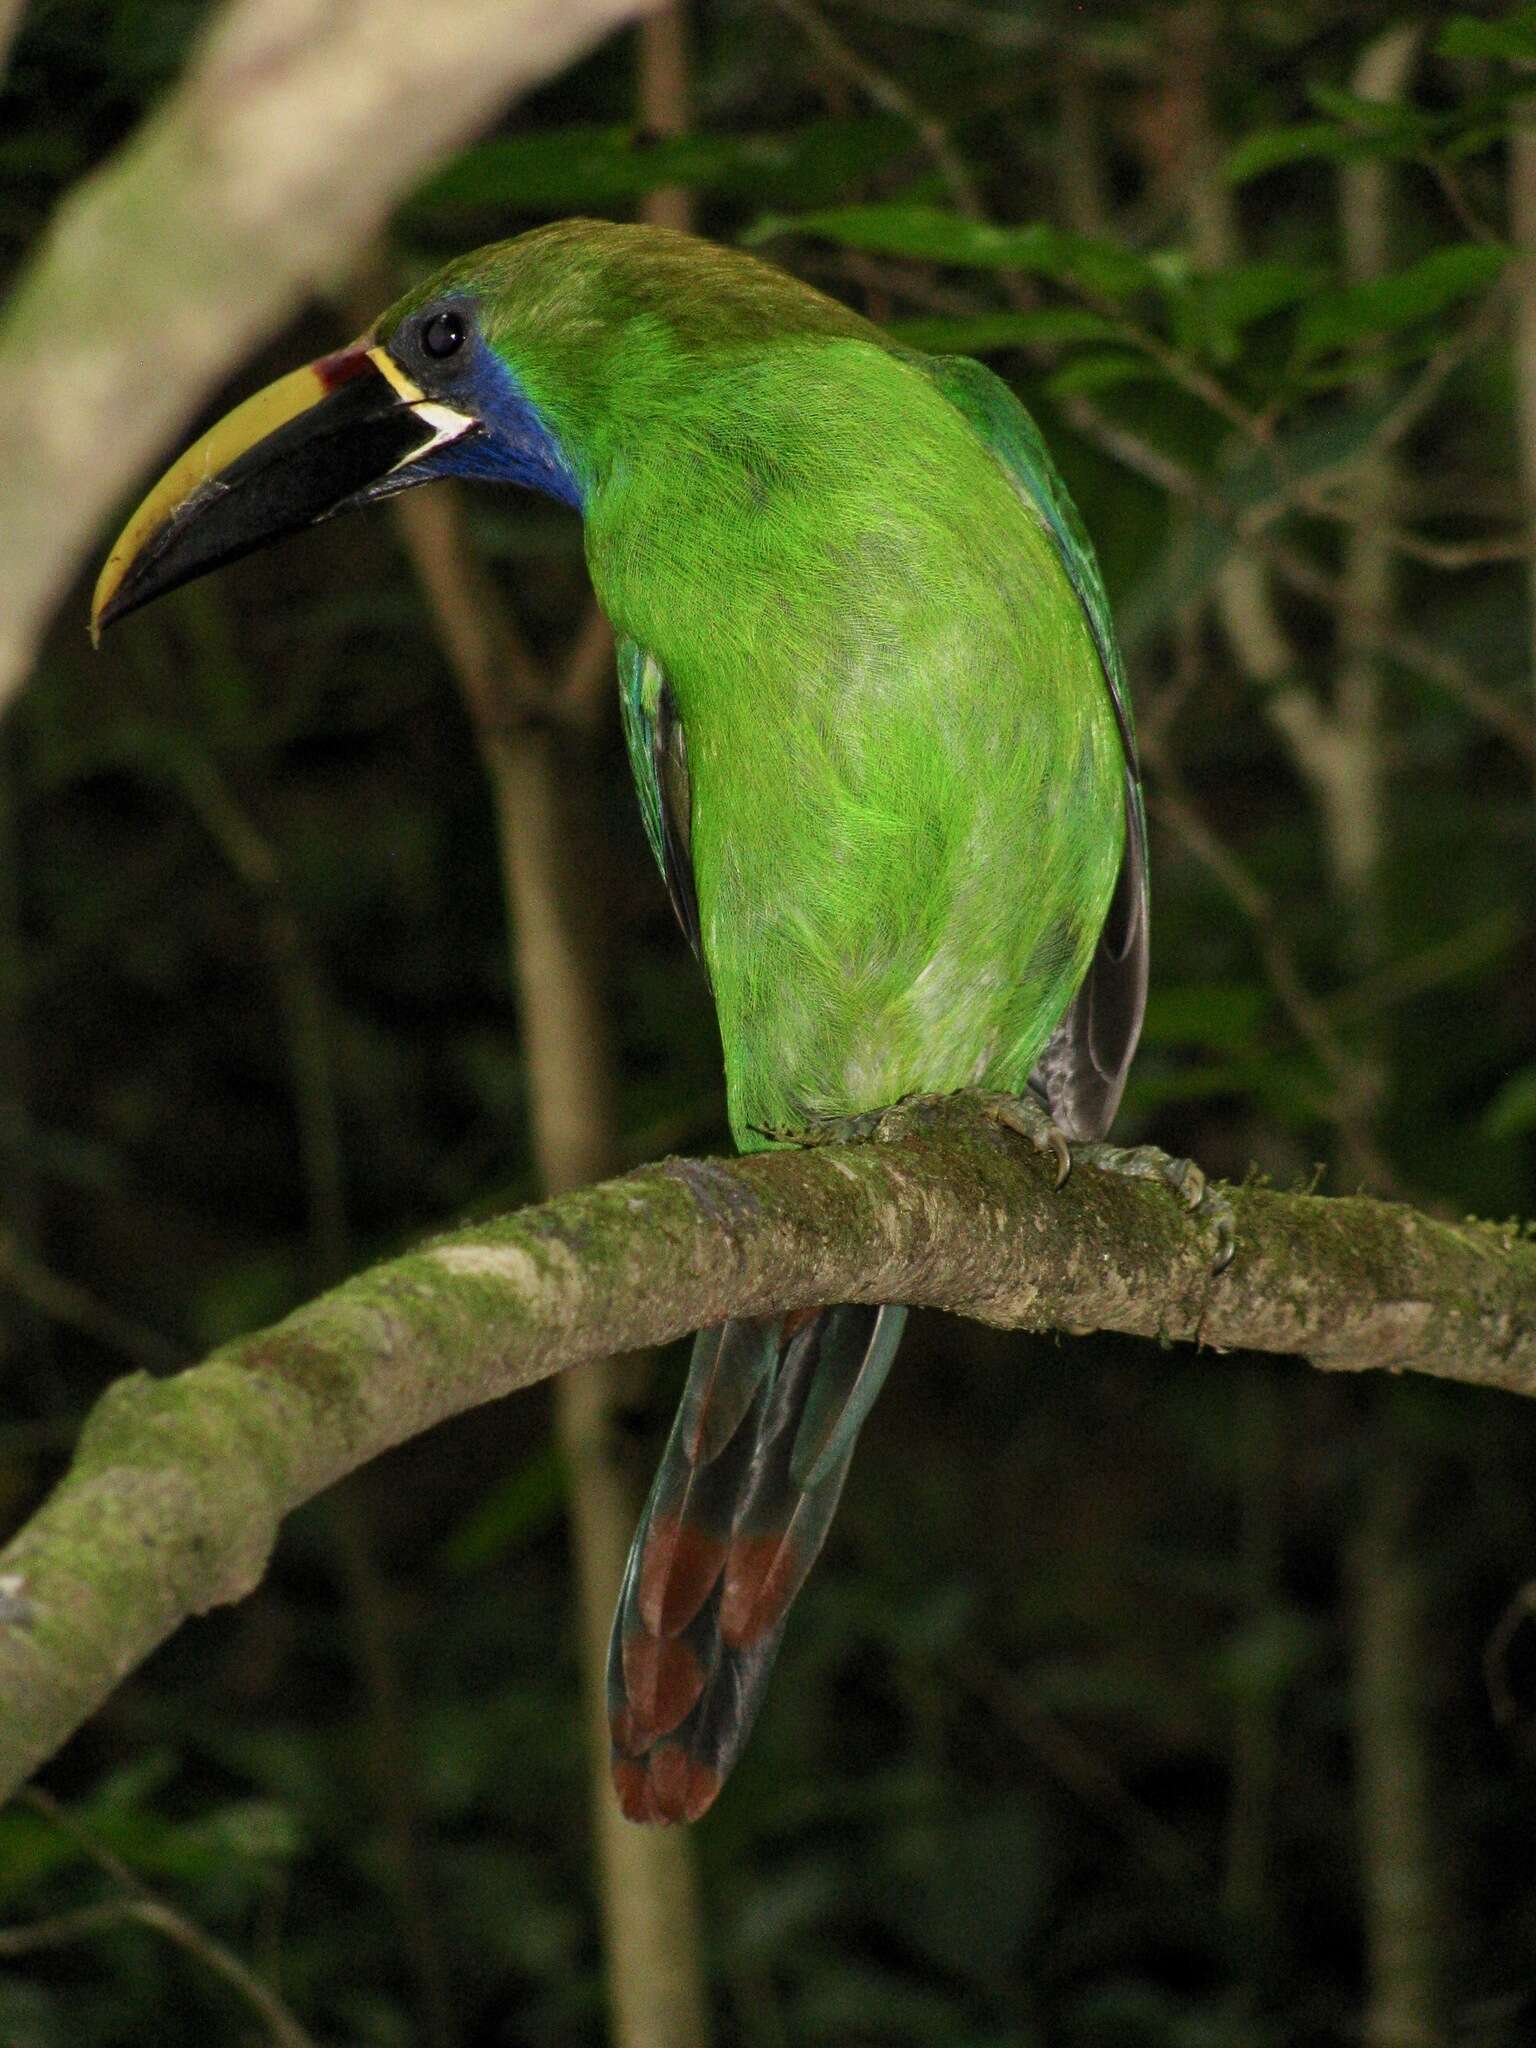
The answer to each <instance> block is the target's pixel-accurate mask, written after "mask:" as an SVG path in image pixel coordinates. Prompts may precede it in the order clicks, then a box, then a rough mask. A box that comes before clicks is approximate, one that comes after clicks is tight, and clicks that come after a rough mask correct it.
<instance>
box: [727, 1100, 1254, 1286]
mask: <svg viewBox="0 0 1536 2048" xmlns="http://www.w3.org/2000/svg"><path fill="white" fill-rule="evenodd" d="M961 1092H962V1093H963V1094H964V1095H967V1096H969V1097H971V1098H972V1099H973V1100H974V1101H975V1102H976V1103H977V1105H978V1106H979V1107H980V1108H981V1109H982V1110H983V1111H984V1112H985V1114H986V1115H987V1116H990V1117H993V1118H995V1119H996V1121H997V1122H998V1123H1000V1124H1002V1125H1003V1126H1004V1127H1005V1128H1006V1129H1008V1130H1010V1131H1012V1132H1013V1133H1014V1134H1015V1135H1016V1136H1018V1137H1020V1138H1026V1139H1027V1140H1028V1141H1029V1143H1030V1144H1031V1145H1033V1146H1034V1148H1035V1150H1036V1151H1037V1152H1044V1153H1047V1154H1048V1155H1049V1156H1050V1158H1051V1160H1052V1161H1053V1162H1054V1164H1055V1168H1056V1186H1057V1187H1058V1188H1059V1187H1061V1186H1063V1185H1064V1184H1065V1182H1066V1178H1067V1175H1068V1174H1069V1173H1070V1172H1071V1171H1072V1168H1073V1166H1074V1165H1076V1164H1078V1163H1079V1162H1081V1163H1082V1164H1083V1165H1085V1166H1097V1167H1101V1168H1102V1169H1103V1170H1104V1172H1106V1173H1118V1174H1123V1175H1124V1176H1125V1178H1126V1179H1127V1180H1156V1181H1161V1182H1162V1184H1163V1186H1164V1187H1165V1188H1167V1189H1168V1190H1169V1191H1170V1193H1172V1194H1173V1195H1174V1196H1176V1197H1177V1199H1178V1200H1179V1201H1180V1202H1181V1203H1182V1204H1183V1206H1184V1207H1185V1208H1186V1209H1188V1210H1189V1211H1190V1213H1191V1214H1192V1215H1193V1216H1195V1217H1196V1218H1198V1220H1199V1221H1200V1222H1201V1223H1203V1224H1205V1225H1207V1226H1208V1227H1209V1228H1210V1229H1211V1230H1212V1231H1213V1232H1214V1234H1215V1238H1216V1249H1215V1253H1214V1254H1213V1256H1212V1259H1211V1271H1212V1272H1213V1273H1220V1272H1222V1271H1224V1270H1225V1268H1226V1267H1227V1266H1229V1265H1230V1264H1231V1262H1232V1254H1233V1252H1234V1250H1235V1249H1236V1245H1237V1219H1236V1216H1235V1215H1234V1212H1233V1208H1232V1204H1231V1201H1230V1200H1229V1199H1228V1197H1227V1196H1226V1195H1224V1194H1222V1193H1221V1191H1220V1190H1219V1189H1217V1188H1213V1187H1212V1186H1211V1185H1210V1183H1209V1182H1208V1181H1207V1180H1206V1177H1205V1175H1204V1173H1203V1172H1202V1171H1201V1169H1200V1168H1199V1167H1198V1166H1197V1165H1196V1164H1195V1162H1194V1160H1193V1159H1175V1158H1174V1157H1173V1155H1172V1154H1171V1153H1168V1152H1164V1151H1163V1150H1162V1149H1161V1148H1160V1147H1159V1146H1157V1145H1108V1144H1105V1143H1104V1142H1103V1140H1102V1139H1097V1138H1093V1139H1089V1138H1076V1139H1068V1138H1067V1136H1066V1134H1065V1133H1064V1132H1063V1131H1062V1130H1061V1129H1060V1128H1059V1127H1058V1125H1057V1124H1056V1123H1055V1122H1054V1121H1053V1119H1052V1117H1051V1114H1050V1112H1049V1110H1047V1109H1046V1107H1045V1105H1044V1104H1043V1103H1042V1102H1041V1101H1040V1100H1039V1098H1038V1097H1037V1096H1035V1095H1032V1094H1024V1095H996V1094H991V1093H987V1092H985V1091H983V1090H981V1089H974V1090H972V1089H965V1090H962V1091H961ZM954 1100H955V1097H954V1096H953V1095H904V1096H903V1097H902V1098H901V1100H900V1101H899V1102H893V1103H892V1104H891V1105H890V1107H889V1108H887V1109H870V1110H864V1111H861V1112H860V1113H859V1114H858V1115H855V1116H824V1117H815V1118H813V1119H812V1120H811V1122H810V1123H809V1124H807V1125H805V1126H804V1128H803V1129H800V1130H793V1131H790V1130H765V1131H763V1132H762V1134H761V1135H762V1136H763V1137H765V1138H771V1139H772V1140H773V1141H774V1143H775V1144H779V1145H796V1146H800V1147H814V1146H818V1145H854V1144H858V1143H860V1142H861V1141H863V1140H867V1139H871V1138H873V1139H875V1140H876V1141H877V1142H880V1143H884V1144H890V1143H891V1142H892V1141H893V1140H894V1139H897V1138H900V1137H902V1136H904V1135H905V1134H906V1133H907V1132H909V1131H912V1130H921V1129H922V1128H923V1127H924V1126H925V1125H927V1124H930V1123H932V1122H933V1121H935V1120H936V1119H937V1118H938V1117H941V1116H942V1115H943V1114H944V1112H945V1110H946V1109H947V1108H948V1107H949V1106H950V1105H951V1104H953V1102H954Z"/></svg>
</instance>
